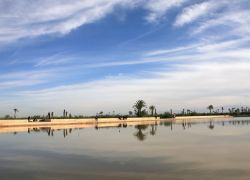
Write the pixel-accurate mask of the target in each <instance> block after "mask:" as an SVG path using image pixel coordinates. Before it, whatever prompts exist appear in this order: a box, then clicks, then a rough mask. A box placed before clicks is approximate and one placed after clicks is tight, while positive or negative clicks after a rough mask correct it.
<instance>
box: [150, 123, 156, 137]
mask: <svg viewBox="0 0 250 180" xmlns="http://www.w3.org/2000/svg"><path fill="white" fill-rule="evenodd" d="M156 130H157V126H156V125H151V130H150V135H152V136H154V135H155V134H156Z"/></svg>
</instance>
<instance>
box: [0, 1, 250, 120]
mask: <svg viewBox="0 0 250 180" xmlns="http://www.w3.org/2000/svg"><path fill="white" fill-rule="evenodd" d="M249 15H250V1H249V0H221V1H217V0H92V1H88V0H72V1H67V0H53V1H51V0H37V1H30V0H22V1H14V0H0V65H1V66H0V93H1V96H0V101H1V104H0V115H1V116H4V115H6V114H12V109H13V108H18V109H19V110H20V113H19V114H20V115H33V114H46V113H47V112H48V111H54V112H55V113H57V114H58V115H60V114H61V113H62V110H63V109H68V110H69V111H70V112H71V113H72V114H86V115H89V114H95V113H96V112H99V111H104V112H106V113H108V112H113V111H116V112H119V113H123V114H124V113H127V112H128V111H129V110H131V109H132V105H133V103H134V102H135V101H136V100H137V99H144V100H145V101H146V102H147V104H148V105H151V104H154V105H155V106H156V107H157V109H158V111H159V112H163V111H168V110H169V109H170V108H171V109H174V110H175V111H179V110H181V109H182V108H188V109H192V110H205V108H206V107H207V105H209V104H214V106H215V107H216V108H219V107H221V106H225V107H227V106H247V105H249V103H250V95H249V92H250V82H249V80H248V79H249V77H250V76H249V75H250V48H249V44H250V43H249V42H250V36H249V35H250V28H249V27H250V19H249V18H248V17H249Z"/></svg>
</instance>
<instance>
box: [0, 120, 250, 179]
mask: <svg viewBox="0 0 250 180" xmlns="http://www.w3.org/2000/svg"><path fill="white" fill-rule="evenodd" d="M249 125H250V121H249V120H241V119H238V120H232V121H228V120H225V121H217V120H215V119H209V120H208V121H207V122H198V121H193V122H192V121H189V120H183V121H178V122H174V121H172V122H171V121H162V122H160V121H152V122H150V123H148V124H129V123H121V124H109V125H107V124H106V125H105V124H94V125H91V126H90V125H89V126H88V127H87V126H86V125H85V126H81V125H78V126H76V125H74V126H73V125H72V126H56V127H55V126H54V127H29V128H27V129H25V128H24V127H16V128H13V129H9V131H8V132H11V134H10V133H9V134H0V142H1V146H0V153H1V156H0V179H1V180H2V179H3V180H5V179H8V180H12V179H17V178H18V179H54V180H59V179H60V180H64V179H79V180H80V179H89V180H92V179H93V180H96V179H103V180H105V179H130V180H136V179H148V180H151V179H157V180H165V179H179V180H200V179H204V180H209V179H220V180H229V179H240V180H248V179H249V178H250V168H249V167H250V157H249V156H248V155H249V151H250V145H249V141H250V135H249V132H250V127H249ZM211 127H212V128H211ZM236 127H239V128H236ZM210 129H211V130H210ZM0 131H3V129H2V128H0ZM5 131H6V132H7V130H6V129H5ZM14 132H16V133H18V134H16V136H13V133H14ZM23 132H24V133H23ZM119 132H120V133H119ZM64 138H65V139H64Z"/></svg>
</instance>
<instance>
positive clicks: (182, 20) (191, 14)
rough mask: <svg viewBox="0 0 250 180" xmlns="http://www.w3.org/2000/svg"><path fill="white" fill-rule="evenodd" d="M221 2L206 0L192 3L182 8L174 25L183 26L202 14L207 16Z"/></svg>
mask: <svg viewBox="0 0 250 180" xmlns="http://www.w3.org/2000/svg"><path fill="white" fill-rule="evenodd" d="M220 3H221V2H218V1H217V2H215V1H208V2H203V3H199V4H194V5H191V6H189V7H186V8H184V10H183V12H182V13H181V14H180V15H179V16H178V17H177V20H176V22H175V26H183V25H185V24H188V23H191V22H193V21H195V20H196V19H198V18H200V17H202V16H208V14H209V13H211V11H213V10H215V9H216V8H217V7H218V6H219V5H220Z"/></svg>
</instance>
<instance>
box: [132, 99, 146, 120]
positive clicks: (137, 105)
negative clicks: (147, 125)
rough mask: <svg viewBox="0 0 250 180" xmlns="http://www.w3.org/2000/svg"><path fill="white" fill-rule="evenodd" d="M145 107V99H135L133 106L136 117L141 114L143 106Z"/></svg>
mask: <svg viewBox="0 0 250 180" xmlns="http://www.w3.org/2000/svg"><path fill="white" fill-rule="evenodd" d="M145 107H146V103H145V101H143V100H138V101H136V103H135V104H134V106H133V108H134V110H135V113H136V115H137V116H138V117H141V116H142V112H143V111H145V109H144V110H143V108H145Z"/></svg>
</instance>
